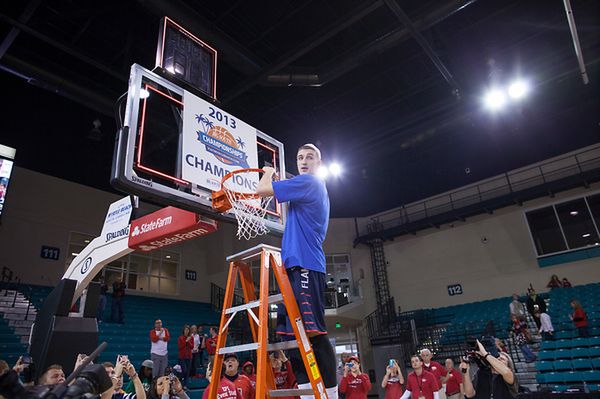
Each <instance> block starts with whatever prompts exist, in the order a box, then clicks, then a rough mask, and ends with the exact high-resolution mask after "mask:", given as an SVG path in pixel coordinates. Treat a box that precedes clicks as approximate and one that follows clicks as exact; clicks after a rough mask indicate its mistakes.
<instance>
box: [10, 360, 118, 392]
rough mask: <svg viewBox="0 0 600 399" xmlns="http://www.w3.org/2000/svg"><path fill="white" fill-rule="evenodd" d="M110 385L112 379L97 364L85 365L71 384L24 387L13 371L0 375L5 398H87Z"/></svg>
mask: <svg viewBox="0 0 600 399" xmlns="http://www.w3.org/2000/svg"><path fill="white" fill-rule="evenodd" d="M111 387H112V381H111V379H110V377H109V376H108V374H107V373H106V370H104V367H102V365H99V364H93V365H92V364H90V365H88V366H86V367H85V368H84V369H83V371H82V372H81V373H80V374H79V376H78V377H77V378H76V379H75V381H74V382H73V384H71V385H69V386H67V383H66V382H65V383H63V384H59V385H38V386H34V387H29V388H25V387H24V386H23V385H22V384H21V383H20V381H19V377H18V375H17V374H16V373H15V372H14V371H12V370H11V371H9V372H7V373H4V374H3V375H2V376H1V377H0V395H2V396H3V397H5V398H6V399H89V398H94V397H98V398H99V397H100V394H101V393H102V392H104V391H106V390H107V389H109V388H111Z"/></svg>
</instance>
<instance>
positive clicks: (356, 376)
mask: <svg viewBox="0 0 600 399" xmlns="http://www.w3.org/2000/svg"><path fill="white" fill-rule="evenodd" d="M370 390H371V381H370V380H369V376H368V375H367V374H365V373H363V372H362V371H361V370H360V361H359V360H358V357H357V356H350V358H349V359H348V363H346V364H345V365H344V376H343V377H342V381H341V382H340V392H341V393H343V394H345V395H346V399H366V398H367V394H368V393H369V391H370Z"/></svg>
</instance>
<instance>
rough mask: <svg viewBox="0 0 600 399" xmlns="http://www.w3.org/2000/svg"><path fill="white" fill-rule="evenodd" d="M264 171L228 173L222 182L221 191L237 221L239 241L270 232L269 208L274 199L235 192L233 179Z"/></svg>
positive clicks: (245, 170)
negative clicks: (267, 218) (244, 174)
mask: <svg viewBox="0 0 600 399" xmlns="http://www.w3.org/2000/svg"><path fill="white" fill-rule="evenodd" d="M262 172H263V170H262V169H253V168H250V169H240V170H236V171H233V172H230V173H228V174H227V175H225V176H224V177H223V180H222V181H221V189H222V191H223V192H224V193H225V195H226V196H227V199H228V201H229V203H230V204H231V212H233V214H234V215H235V218H236V220H237V225H238V229H237V237H238V239H240V240H241V239H242V238H244V239H246V240H250V239H251V238H255V237H258V236H261V235H264V234H267V233H268V232H269V228H268V227H267V226H266V224H265V216H266V214H267V208H268V207H269V204H270V203H271V201H272V200H273V197H260V196H259V195H258V194H256V193H242V192H239V191H236V190H235V185H234V184H233V179H232V177H233V176H234V175H237V174H242V173H262Z"/></svg>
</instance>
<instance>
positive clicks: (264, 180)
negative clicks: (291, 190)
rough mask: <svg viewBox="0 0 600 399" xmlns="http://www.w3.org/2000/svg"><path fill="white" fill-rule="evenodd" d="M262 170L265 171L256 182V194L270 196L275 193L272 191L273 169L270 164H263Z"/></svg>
mask: <svg viewBox="0 0 600 399" xmlns="http://www.w3.org/2000/svg"><path fill="white" fill-rule="evenodd" d="M263 170H264V172H265V173H263V175H262V177H261V178H260V181H259V182H258V187H257V188H256V194H258V195H259V196H261V197H271V196H273V195H274V194H275V192H274V191H273V175H274V174H275V169H273V168H272V167H270V166H265V167H264V168H263Z"/></svg>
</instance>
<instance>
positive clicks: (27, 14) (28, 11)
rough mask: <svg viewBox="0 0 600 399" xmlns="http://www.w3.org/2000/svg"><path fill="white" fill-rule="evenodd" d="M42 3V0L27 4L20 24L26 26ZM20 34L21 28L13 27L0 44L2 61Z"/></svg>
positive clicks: (32, 0)
mask: <svg viewBox="0 0 600 399" xmlns="http://www.w3.org/2000/svg"><path fill="white" fill-rule="evenodd" d="M41 2H42V0H31V1H30V2H29V3H28V4H27V7H26V8H25V10H24V11H23V13H22V14H21V16H20V17H19V22H22V23H24V24H26V23H27V22H28V21H29V19H31V16H32V15H33V13H34V12H35V10H37V8H38V6H39V5H40V3H41ZM19 33H21V30H20V29H19V28H15V27H14V26H13V27H12V28H11V29H10V31H9V32H8V34H7V35H6V37H5V38H4V40H3V41H2V43H1V44H0V60H1V59H2V57H4V54H6V52H7V51H8V49H9V48H10V46H12V44H13V42H14V41H15V39H16V38H17V36H19Z"/></svg>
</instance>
